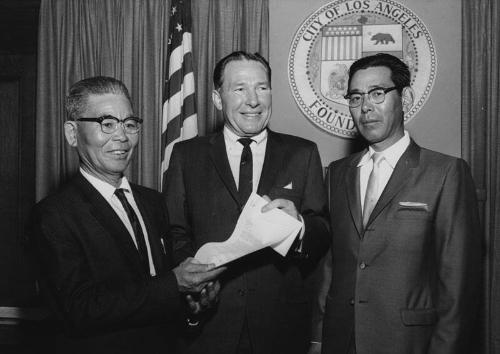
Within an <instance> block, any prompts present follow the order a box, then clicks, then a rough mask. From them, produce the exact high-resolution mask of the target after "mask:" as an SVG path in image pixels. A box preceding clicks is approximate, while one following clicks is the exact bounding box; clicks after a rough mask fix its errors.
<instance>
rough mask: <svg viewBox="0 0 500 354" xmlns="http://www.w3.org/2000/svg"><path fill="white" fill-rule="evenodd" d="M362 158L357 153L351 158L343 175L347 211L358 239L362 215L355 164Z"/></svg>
mask: <svg viewBox="0 0 500 354" xmlns="http://www.w3.org/2000/svg"><path fill="white" fill-rule="evenodd" d="M362 156H363V153H359V154H357V155H356V156H355V157H353V159H352V160H351V163H350V165H349V169H348V170H347V171H346V174H345V185H346V186H347V188H346V189H345V191H346V195H347V200H348V201H349V210H350V212H351V218H352V221H353V223H354V225H355V226H356V230H357V231H358V235H359V237H360V238H361V237H362V236H363V215H362V214H361V197H360V195H359V189H360V187H359V168H358V167H357V164H358V162H359V160H360V159H361V157H362ZM353 181H354V183H353Z"/></svg>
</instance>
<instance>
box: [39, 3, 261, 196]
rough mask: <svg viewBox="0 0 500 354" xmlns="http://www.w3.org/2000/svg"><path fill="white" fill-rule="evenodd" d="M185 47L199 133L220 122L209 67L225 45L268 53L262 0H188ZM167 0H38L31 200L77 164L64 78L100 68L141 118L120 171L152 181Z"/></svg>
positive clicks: (156, 174)
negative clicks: (67, 126)
mask: <svg viewBox="0 0 500 354" xmlns="http://www.w3.org/2000/svg"><path fill="white" fill-rule="evenodd" d="M191 7H192V15H193V22H194V28H193V53H194V56H195V75H196V84H197V87H196V94H197V104H198V107H197V108H198V125H199V129H198V131H199V133H200V135H204V134H207V133H210V132H213V131H214V130H215V129H216V128H217V126H218V122H220V117H218V116H217V115H216V113H215V111H214V109H213V108H212V103H211V91H212V80H211V73H212V70H213V67H214V65H215V62H216V61H217V60H218V59H220V58H221V57H222V56H224V55H226V54H228V53H229V52H231V51H232V50H237V49H242V50H249V51H259V52H261V53H262V54H263V55H264V56H266V57H267V55H268V27H269V25H268V22H269V17H268V0H203V1H192V2H191ZM169 11H170V0H42V1H41V6H40V25H39V26H40V28H39V46H38V84H37V112H36V120H37V122H36V200H40V199H41V198H43V197H44V196H46V195H48V194H50V193H52V192H53V191H54V190H55V189H56V188H57V187H58V186H59V185H60V184H61V183H62V182H63V181H64V180H66V179H67V178H68V177H69V176H70V175H72V174H74V173H75V171H76V170H77V168H78V158H77V155H76V152H75V151H74V150H73V149H71V148H70V147H68V146H67V144H66V142H65V139H64V133H63V122H64V120H65V118H66V114H65V111H64V97H65V95H66V94H67V91H68V89H69V87H70V86H71V84H73V83H74V82H76V81H78V80H80V79H82V78H85V77H89V76H94V75H107V76H113V77H116V78H118V79H120V80H122V81H123V82H124V83H125V85H127V87H128V88H129V90H130V92H131V96H132V101H133V102H132V103H133V106H134V110H135V113H136V114H137V115H139V116H140V117H142V118H144V119H145V124H144V129H143V131H142V132H141V140H140V143H139V148H138V151H137V154H136V156H135V158H134V160H133V161H132V163H131V165H130V166H129V169H128V171H127V176H128V177H129V178H130V179H131V180H132V181H134V182H137V183H140V184H143V185H145V186H148V187H152V188H155V189H158V188H159V181H160V134H161V109H162V88H163V80H164V76H165V75H164V68H165V65H164V64H165V60H166V57H165V55H166V45H167V40H168V25H169V23H168V21H169V16H168V14H169Z"/></svg>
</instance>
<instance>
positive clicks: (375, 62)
mask: <svg viewBox="0 0 500 354" xmlns="http://www.w3.org/2000/svg"><path fill="white" fill-rule="evenodd" d="M375 66H385V67H386V68H389V69H390V70H391V80H392V82H394V85H395V86H396V87H397V90H398V92H399V93H400V94H401V92H402V91H403V88H405V87H406V86H410V83H411V75H410V70H409V69H408V65H406V64H405V63H404V62H403V61H401V60H400V59H398V58H396V57H395V56H393V55H390V54H386V53H378V54H375V55H370V56H368V57H364V58H361V59H358V60H356V61H355V62H354V63H353V64H352V65H351V67H350V68H349V82H348V85H347V87H348V88H350V87H351V80H352V77H353V76H354V74H355V73H356V72H357V71H358V70H362V69H368V68H372V67H375Z"/></svg>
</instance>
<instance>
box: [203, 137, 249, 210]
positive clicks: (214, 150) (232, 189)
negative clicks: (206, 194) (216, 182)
mask: <svg viewBox="0 0 500 354" xmlns="http://www.w3.org/2000/svg"><path fill="white" fill-rule="evenodd" d="M210 143H211V144H212V147H211V149H210V158H211V159H212V162H213V164H214V166H215V169H216V171H217V173H218V174H219V176H220V178H221V180H222V182H223V183H224V185H225V186H226V188H227V190H228V191H229V193H230V194H231V196H232V197H233V199H234V200H235V202H236V203H238V204H239V205H240V206H241V202H240V200H239V195H238V190H237V188H236V182H235V181H234V177H233V173H232V172H231V166H229V160H228V158H227V152H226V143H225V142H224V135H223V133H222V132H220V133H218V134H217V135H214V136H213V137H212V139H211V140H210Z"/></svg>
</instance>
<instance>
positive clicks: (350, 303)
mask: <svg viewBox="0 0 500 354" xmlns="http://www.w3.org/2000/svg"><path fill="white" fill-rule="evenodd" d="M349 305H351V306H354V298H351V300H349Z"/></svg>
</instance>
